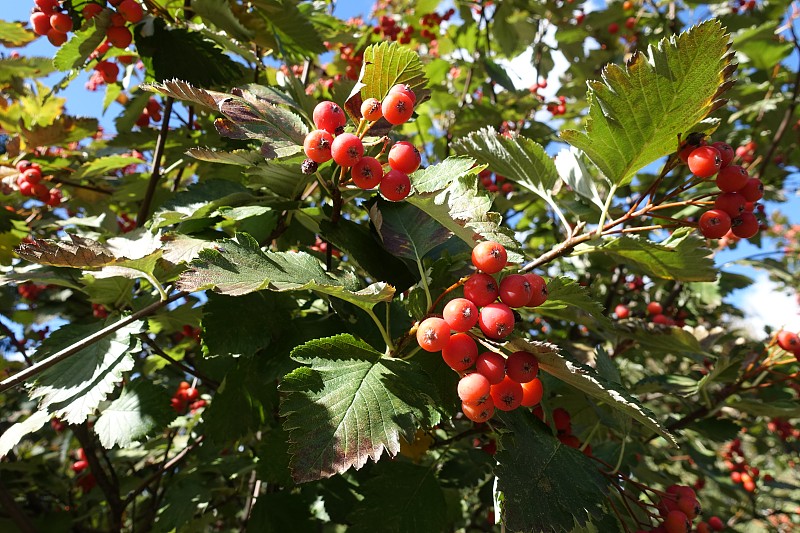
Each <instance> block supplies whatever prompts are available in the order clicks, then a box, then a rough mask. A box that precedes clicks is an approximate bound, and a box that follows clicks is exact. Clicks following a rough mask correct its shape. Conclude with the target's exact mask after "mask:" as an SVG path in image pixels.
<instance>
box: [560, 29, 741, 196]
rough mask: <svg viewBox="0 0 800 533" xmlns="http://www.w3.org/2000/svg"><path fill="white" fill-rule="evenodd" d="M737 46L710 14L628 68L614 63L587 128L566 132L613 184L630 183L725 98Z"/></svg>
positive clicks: (593, 94) (596, 88) (596, 90)
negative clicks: (733, 52)
mask: <svg viewBox="0 0 800 533" xmlns="http://www.w3.org/2000/svg"><path fill="white" fill-rule="evenodd" d="M729 48H730V39H729V36H728V35H727V34H726V33H725V29H724V28H723V27H722V25H721V24H720V23H719V21H716V20H710V21H707V22H704V23H702V24H700V25H698V26H694V27H692V28H690V29H689V30H688V31H686V32H684V33H682V34H681V35H679V36H672V37H670V38H669V39H663V40H661V41H660V42H659V44H658V46H657V47H651V48H650V49H649V50H648V53H647V55H645V54H643V53H641V52H639V53H637V54H635V55H634V56H633V57H632V58H631V60H630V61H629V62H628V64H627V66H626V68H624V69H623V68H621V67H619V66H617V65H614V64H610V65H607V66H606V67H605V68H604V69H603V73H602V76H603V81H591V82H589V92H588V96H587V98H588V101H589V116H588V117H587V119H586V122H585V123H584V128H585V131H582V132H579V131H575V130H565V131H563V132H562V133H561V138H562V139H563V140H565V141H566V142H568V143H569V144H571V145H572V146H575V147H576V148H580V149H581V150H583V151H584V152H585V153H586V155H587V156H588V157H589V159H591V160H592V162H593V163H594V164H595V165H597V167H598V168H599V169H600V170H601V171H602V172H603V174H605V176H606V177H607V178H608V179H609V180H611V182H612V183H614V184H616V185H625V184H627V183H629V182H630V181H631V179H632V178H633V176H634V175H635V174H636V172H637V171H639V170H640V169H641V168H643V167H645V166H646V165H648V164H650V163H652V162H653V161H655V160H656V159H658V158H660V157H663V156H665V155H667V154H670V153H673V152H675V150H676V149H677V139H678V135H683V136H684V137H685V136H686V135H688V134H689V133H690V132H693V131H698V127H697V124H698V123H699V122H700V121H701V120H703V119H705V118H706V117H707V116H708V115H709V114H710V113H711V112H713V111H714V110H715V109H717V108H719V107H720V106H721V105H722V104H723V103H724V101H723V100H720V99H719V97H720V95H721V94H722V93H723V92H724V91H725V90H726V89H728V88H729V86H730V84H729V83H728V82H729V80H730V77H731V75H732V74H733V72H734V71H735V69H736V65H735V64H731V61H732V58H733V54H732V53H728V50H729ZM707 129H708V125H704V126H702V127H700V128H699V131H706V130H707Z"/></svg>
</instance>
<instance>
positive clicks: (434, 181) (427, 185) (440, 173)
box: [410, 157, 483, 193]
mask: <svg viewBox="0 0 800 533" xmlns="http://www.w3.org/2000/svg"><path fill="white" fill-rule="evenodd" d="M482 169H483V167H476V166H475V160H474V159H472V158H470V157H448V158H447V159H445V160H444V161H442V162H440V163H436V164H435V165H430V166H428V167H425V168H421V169H419V170H417V171H416V172H414V173H413V174H411V176H410V177H411V183H412V184H413V185H414V189H415V190H416V191H418V192H421V193H429V192H436V191H441V190H442V189H446V188H447V187H449V186H450V184H451V183H453V182H454V181H456V180H458V179H459V178H462V177H465V176H468V175H477V174H478V173H479V172H480V171H481V170H482Z"/></svg>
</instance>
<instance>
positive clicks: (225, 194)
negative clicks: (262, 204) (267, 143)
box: [151, 179, 255, 230]
mask: <svg viewBox="0 0 800 533" xmlns="http://www.w3.org/2000/svg"><path fill="white" fill-rule="evenodd" d="M254 199H255V196H254V195H253V193H251V192H250V191H249V190H248V189H247V188H246V187H245V186H243V185H241V184H239V183H236V182H233V181H227V180H218V179H212V180H208V181H201V182H199V183H195V184H193V185H191V186H190V187H189V188H188V189H187V190H185V191H181V192H179V193H177V194H176V195H174V196H173V197H172V198H170V199H169V200H168V201H167V202H165V203H164V204H162V205H161V207H160V208H159V209H158V210H157V211H156V213H155V214H154V215H153V223H152V227H151V229H153V230H155V229H158V228H163V227H165V226H170V225H172V224H177V223H179V222H186V221H187V220H198V219H202V218H208V217H210V216H211V215H212V213H213V212H214V211H215V210H217V209H218V208H220V207H222V206H227V207H230V206H236V205H243V204H247V203H250V202H252V201H253V200H254Z"/></svg>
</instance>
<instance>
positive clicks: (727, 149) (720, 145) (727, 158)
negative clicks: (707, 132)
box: [711, 141, 736, 168]
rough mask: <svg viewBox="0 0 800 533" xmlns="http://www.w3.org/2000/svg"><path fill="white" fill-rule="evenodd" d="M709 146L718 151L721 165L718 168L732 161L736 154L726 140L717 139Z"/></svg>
mask: <svg viewBox="0 0 800 533" xmlns="http://www.w3.org/2000/svg"><path fill="white" fill-rule="evenodd" d="M711 146H713V147H714V148H716V149H717V150H718V151H719V157H720V159H721V160H722V165H721V166H720V168H725V167H727V166H728V165H730V164H731V162H732V161H733V158H734V157H735V156H736V153H735V152H734V151H733V147H732V146H731V145H730V144H728V143H726V142H722V141H717V142H715V143H712V144H711Z"/></svg>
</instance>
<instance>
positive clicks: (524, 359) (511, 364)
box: [506, 351, 539, 383]
mask: <svg viewBox="0 0 800 533" xmlns="http://www.w3.org/2000/svg"><path fill="white" fill-rule="evenodd" d="M506 374H507V375H508V377H510V378H511V379H513V380H514V381H516V382H517V383H528V382H529V381H532V380H533V379H534V378H536V376H537V375H538V374H539V361H538V360H537V359H536V356H534V355H533V354H532V353H528V352H522V351H520V352H514V353H512V354H511V355H509V356H508V361H507V362H506Z"/></svg>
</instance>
